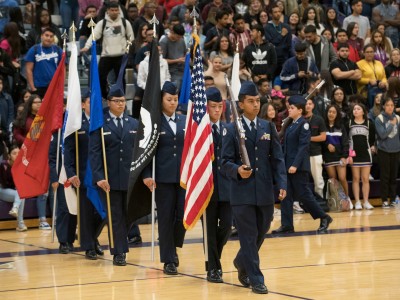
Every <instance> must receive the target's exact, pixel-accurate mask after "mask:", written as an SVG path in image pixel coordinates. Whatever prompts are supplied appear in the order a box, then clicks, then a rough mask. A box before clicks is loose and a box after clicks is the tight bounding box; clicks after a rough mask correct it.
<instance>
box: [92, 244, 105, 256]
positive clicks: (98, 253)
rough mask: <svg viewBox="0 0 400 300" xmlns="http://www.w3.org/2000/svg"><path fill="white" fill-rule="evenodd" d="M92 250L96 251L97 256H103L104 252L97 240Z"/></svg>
mask: <svg viewBox="0 0 400 300" xmlns="http://www.w3.org/2000/svg"><path fill="white" fill-rule="evenodd" d="M94 250H95V251H96V254H97V255H100V256H103V255H104V251H103V249H102V248H101V246H100V243H99V240H96V244H95V246H94Z"/></svg>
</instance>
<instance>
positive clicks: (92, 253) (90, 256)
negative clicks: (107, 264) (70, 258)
mask: <svg viewBox="0 0 400 300" xmlns="http://www.w3.org/2000/svg"><path fill="white" fill-rule="evenodd" d="M85 257H86V259H89V260H96V259H97V253H96V250H93V249H92V250H86V252H85Z"/></svg>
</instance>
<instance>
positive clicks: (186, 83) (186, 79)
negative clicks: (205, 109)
mask: <svg viewBox="0 0 400 300" xmlns="http://www.w3.org/2000/svg"><path fill="white" fill-rule="evenodd" d="M191 83H192V77H191V74H190V52H189V53H187V54H186V57H185V70H184V72H183V79H182V87H181V92H180V94H179V102H178V103H179V105H180V108H181V109H183V110H185V111H186V110H187V103H188V102H189V97H190V85H191Z"/></svg>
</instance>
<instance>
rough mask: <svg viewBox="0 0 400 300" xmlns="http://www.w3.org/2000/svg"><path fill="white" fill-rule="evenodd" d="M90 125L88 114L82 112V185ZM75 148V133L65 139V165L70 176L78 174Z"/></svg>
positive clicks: (80, 163) (79, 134)
mask: <svg viewBox="0 0 400 300" xmlns="http://www.w3.org/2000/svg"><path fill="white" fill-rule="evenodd" d="M89 125H90V124H89V121H88V119H87V118H86V115H85V114H84V113H82V126H81V128H80V129H79V130H78V150H79V179H80V181H81V185H82V184H83V182H84V179H85V175H86V164H87V159H88V152H89ZM75 149H76V147H75V134H71V135H69V136H68V137H67V138H66V139H65V141H64V166H65V172H66V173H67V177H68V178H71V177H73V176H75V175H76V158H75V156H76V153H75Z"/></svg>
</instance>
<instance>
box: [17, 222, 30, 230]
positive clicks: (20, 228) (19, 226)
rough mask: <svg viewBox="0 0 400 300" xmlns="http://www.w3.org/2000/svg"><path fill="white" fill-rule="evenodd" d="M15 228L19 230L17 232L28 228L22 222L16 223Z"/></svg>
mask: <svg viewBox="0 0 400 300" xmlns="http://www.w3.org/2000/svg"><path fill="white" fill-rule="evenodd" d="M15 229H16V230H17V231H19V232H23V231H27V230H28V228H27V227H26V226H25V224H24V223H22V224H18V227H17V228H15Z"/></svg>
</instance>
